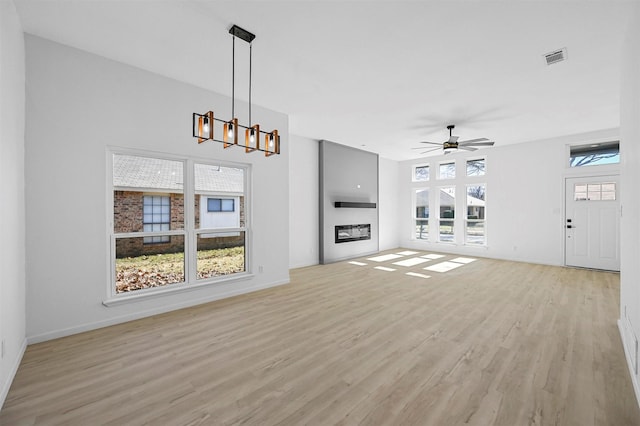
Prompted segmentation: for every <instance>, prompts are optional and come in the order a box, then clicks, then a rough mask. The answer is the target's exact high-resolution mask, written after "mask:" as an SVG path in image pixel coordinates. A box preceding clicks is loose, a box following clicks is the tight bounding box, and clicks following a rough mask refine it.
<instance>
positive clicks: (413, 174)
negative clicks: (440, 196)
mask: <svg viewBox="0 0 640 426" xmlns="http://www.w3.org/2000/svg"><path fill="white" fill-rule="evenodd" d="M422 168H426V169H427V178H426V179H424V180H418V179H416V171H417V170H418V169H422ZM429 181H431V165H430V164H415V165H413V166H412V167H411V182H418V183H422V182H429Z"/></svg>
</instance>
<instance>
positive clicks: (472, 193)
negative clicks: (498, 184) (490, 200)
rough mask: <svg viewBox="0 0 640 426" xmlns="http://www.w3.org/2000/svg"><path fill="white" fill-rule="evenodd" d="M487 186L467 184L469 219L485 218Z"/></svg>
mask: <svg viewBox="0 0 640 426" xmlns="http://www.w3.org/2000/svg"><path fill="white" fill-rule="evenodd" d="M484 196H485V186H484V185H472V186H467V219H484V211H485V202H484Z"/></svg>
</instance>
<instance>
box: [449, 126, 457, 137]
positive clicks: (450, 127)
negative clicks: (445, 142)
mask: <svg viewBox="0 0 640 426" xmlns="http://www.w3.org/2000/svg"><path fill="white" fill-rule="evenodd" d="M455 127H456V125H455V124H449V125H448V126H447V129H449V137H451V131H452V130H453V129H454V128H455Z"/></svg>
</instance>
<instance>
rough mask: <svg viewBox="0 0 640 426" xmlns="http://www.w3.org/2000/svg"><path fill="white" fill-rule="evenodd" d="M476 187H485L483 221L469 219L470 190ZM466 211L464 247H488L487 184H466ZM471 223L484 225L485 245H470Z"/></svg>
mask: <svg viewBox="0 0 640 426" xmlns="http://www.w3.org/2000/svg"><path fill="white" fill-rule="evenodd" d="M474 186H483V187H484V200H482V201H484V214H483V216H484V217H483V218H482V219H469V200H468V197H469V188H470V187H474ZM464 187H465V194H464V195H465V209H464V245H468V246H474V247H486V246H487V184H486V183H467V184H465V186H464ZM469 223H482V224H483V228H484V234H483V239H484V241H483V243H482V244H477V243H470V242H469V240H468V237H469V236H468V229H469Z"/></svg>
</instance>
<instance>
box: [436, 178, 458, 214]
mask: <svg viewBox="0 0 640 426" xmlns="http://www.w3.org/2000/svg"><path fill="white" fill-rule="evenodd" d="M455 210H456V188H455V187H453V186H450V187H446V188H440V217H441V218H443V219H453V218H454V217H455Z"/></svg>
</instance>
